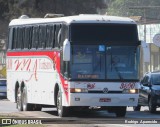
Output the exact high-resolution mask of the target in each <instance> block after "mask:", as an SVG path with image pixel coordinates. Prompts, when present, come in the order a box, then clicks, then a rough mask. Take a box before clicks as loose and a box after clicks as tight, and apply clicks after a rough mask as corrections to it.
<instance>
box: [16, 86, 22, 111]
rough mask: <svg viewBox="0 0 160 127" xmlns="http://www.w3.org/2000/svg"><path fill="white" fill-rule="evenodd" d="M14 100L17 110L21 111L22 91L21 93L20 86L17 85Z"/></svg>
mask: <svg viewBox="0 0 160 127" xmlns="http://www.w3.org/2000/svg"><path fill="white" fill-rule="evenodd" d="M16 102H17V104H16V105H17V106H16V107H17V109H18V110H19V111H23V106H22V93H21V88H20V87H19V88H18V90H17V98H16Z"/></svg>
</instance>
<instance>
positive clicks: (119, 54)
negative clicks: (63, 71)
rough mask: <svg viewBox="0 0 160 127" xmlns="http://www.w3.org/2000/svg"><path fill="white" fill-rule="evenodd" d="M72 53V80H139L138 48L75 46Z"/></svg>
mask: <svg viewBox="0 0 160 127" xmlns="http://www.w3.org/2000/svg"><path fill="white" fill-rule="evenodd" d="M71 52H72V53H71V54H72V55H71V62H70V74H71V78H72V79H105V80H115V79H117V80H131V79H135V80H137V79H138V76H139V75H138V74H139V73H138V72H139V68H138V67H139V65H138V63H139V48H138V47H137V46H106V45H73V46H72V51H71Z"/></svg>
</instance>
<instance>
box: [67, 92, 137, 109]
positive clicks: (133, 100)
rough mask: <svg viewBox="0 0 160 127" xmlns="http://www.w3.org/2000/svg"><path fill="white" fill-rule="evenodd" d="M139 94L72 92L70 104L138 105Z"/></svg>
mask: <svg viewBox="0 0 160 127" xmlns="http://www.w3.org/2000/svg"><path fill="white" fill-rule="evenodd" d="M138 97H139V94H87V93H71V94H70V101H69V106H137V103H138Z"/></svg>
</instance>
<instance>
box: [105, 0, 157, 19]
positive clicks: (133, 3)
mask: <svg viewBox="0 0 160 127" xmlns="http://www.w3.org/2000/svg"><path fill="white" fill-rule="evenodd" d="M107 1H108V3H109V5H108V10H107V12H108V14H109V15H117V16H144V11H145V17H146V18H150V19H157V18H158V19H160V13H159V12H160V7H158V8H157V7H154V6H160V0H107ZM142 6H143V7H144V6H147V7H148V8H147V9H145V10H144V9H142V8H140V9H133V8H132V7H142ZM131 8H132V9H131Z"/></svg>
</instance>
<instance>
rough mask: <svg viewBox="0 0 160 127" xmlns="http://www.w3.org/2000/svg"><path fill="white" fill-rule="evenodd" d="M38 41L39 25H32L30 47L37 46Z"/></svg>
mask: <svg viewBox="0 0 160 127" xmlns="http://www.w3.org/2000/svg"><path fill="white" fill-rule="evenodd" d="M38 42H39V26H35V27H33V32H32V47H31V48H37V46H38Z"/></svg>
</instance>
